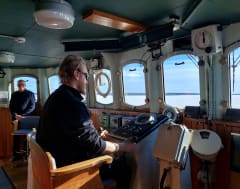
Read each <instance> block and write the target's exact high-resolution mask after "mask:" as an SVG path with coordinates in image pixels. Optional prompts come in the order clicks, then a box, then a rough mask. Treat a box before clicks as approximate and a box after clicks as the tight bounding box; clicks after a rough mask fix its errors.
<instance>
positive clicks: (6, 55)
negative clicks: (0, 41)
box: [0, 51, 15, 63]
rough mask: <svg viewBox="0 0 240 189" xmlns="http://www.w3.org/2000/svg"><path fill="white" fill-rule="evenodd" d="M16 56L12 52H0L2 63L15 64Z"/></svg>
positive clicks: (0, 61)
mask: <svg viewBox="0 0 240 189" xmlns="http://www.w3.org/2000/svg"><path fill="white" fill-rule="evenodd" d="M14 62H15V55H14V53H12V52H7V51H0V63H14Z"/></svg>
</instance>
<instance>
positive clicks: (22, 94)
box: [9, 80, 35, 161]
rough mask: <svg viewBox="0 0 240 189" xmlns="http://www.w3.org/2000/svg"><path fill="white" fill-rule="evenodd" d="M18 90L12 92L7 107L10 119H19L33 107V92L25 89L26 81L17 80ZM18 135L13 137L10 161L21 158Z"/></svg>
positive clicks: (31, 110) (29, 112)
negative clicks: (10, 115)
mask: <svg viewBox="0 0 240 189" xmlns="http://www.w3.org/2000/svg"><path fill="white" fill-rule="evenodd" d="M17 86H18V91H16V92H14V93H12V96H11V100H10V104H9V109H10V111H11V114H12V120H13V121H14V120H17V121H18V120H20V119H21V118H23V117H24V116H27V115H29V114H31V113H32V112H33V111H34V109H35V97H34V94H33V92H31V91H29V90H27V89H26V82H25V81H24V80H19V81H18V82H17ZM19 143H20V136H14V138H13V157H12V161H14V160H18V159H20V158H21V156H20V155H19V152H20V144H19Z"/></svg>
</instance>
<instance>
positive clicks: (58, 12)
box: [34, 0, 75, 29]
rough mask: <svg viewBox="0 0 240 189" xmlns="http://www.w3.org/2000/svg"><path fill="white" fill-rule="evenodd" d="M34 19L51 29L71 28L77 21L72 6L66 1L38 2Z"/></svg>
mask: <svg viewBox="0 0 240 189" xmlns="http://www.w3.org/2000/svg"><path fill="white" fill-rule="evenodd" d="M34 17H35V20H36V22H37V24H39V25H41V26H44V27H47V28H51V29H67V28H71V27H72V26H73V23H74V20H75V17H74V11H73V9H72V6H71V5H70V4H69V3H68V2H66V1H64V0H51V1H46V0H45V1H44V0H43V1H38V2H37V3H36V9H35V13H34Z"/></svg>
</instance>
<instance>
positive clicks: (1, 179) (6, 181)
mask: <svg viewBox="0 0 240 189" xmlns="http://www.w3.org/2000/svg"><path fill="white" fill-rule="evenodd" d="M0 186H1V187H0V188H4V189H15V187H14V185H13V183H12V182H11V180H10V178H9V177H8V175H7V173H6V172H5V170H4V168H3V167H0Z"/></svg>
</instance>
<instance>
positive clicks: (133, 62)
mask: <svg viewBox="0 0 240 189" xmlns="http://www.w3.org/2000/svg"><path fill="white" fill-rule="evenodd" d="M136 63H139V64H142V65H143V67H144V68H143V70H147V71H146V72H144V80H145V94H146V98H145V104H143V105H140V106H136V105H131V104H128V103H126V102H125V100H124V99H125V95H124V82H123V68H124V67H125V66H126V65H129V64H136ZM148 73H149V71H148V66H147V62H146V61H144V60H141V59H130V60H127V61H125V62H124V63H122V64H121V66H120V77H121V78H120V79H121V89H120V90H121V96H122V98H121V103H122V106H123V107H124V108H125V107H126V108H133V109H136V108H137V109H142V108H146V107H148V105H149V102H148V103H146V100H147V99H149V90H148V88H149V87H148Z"/></svg>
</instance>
